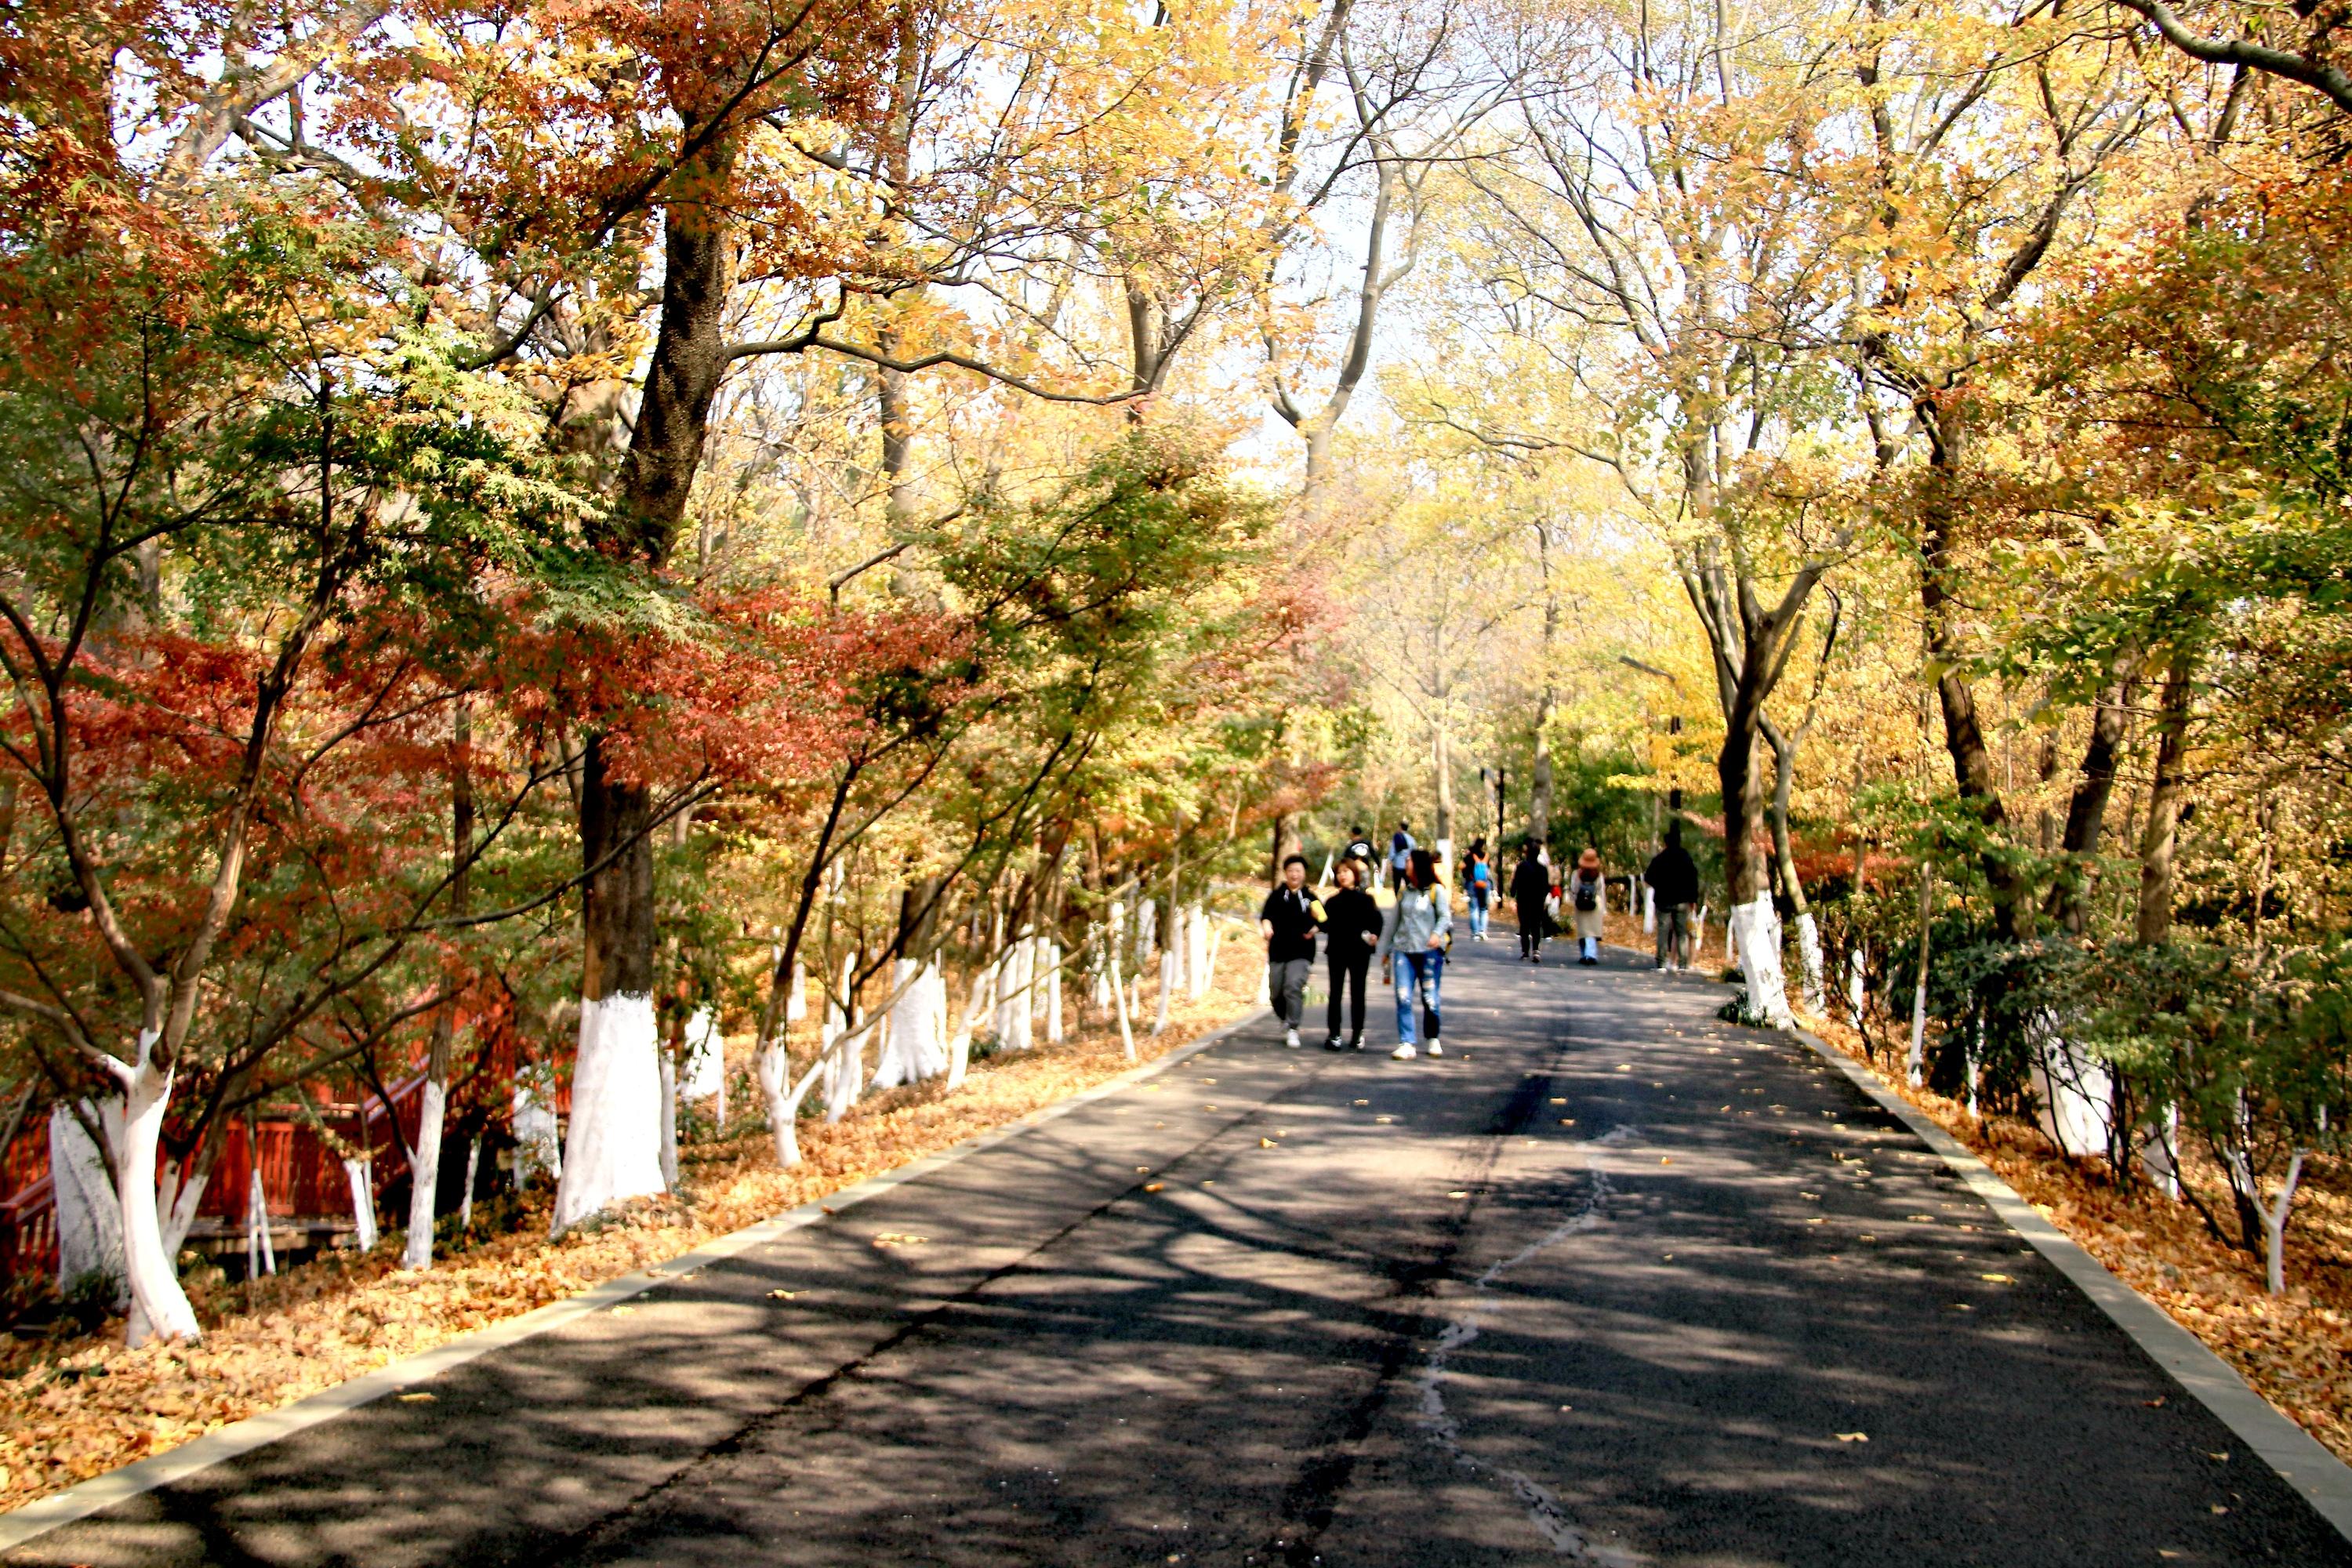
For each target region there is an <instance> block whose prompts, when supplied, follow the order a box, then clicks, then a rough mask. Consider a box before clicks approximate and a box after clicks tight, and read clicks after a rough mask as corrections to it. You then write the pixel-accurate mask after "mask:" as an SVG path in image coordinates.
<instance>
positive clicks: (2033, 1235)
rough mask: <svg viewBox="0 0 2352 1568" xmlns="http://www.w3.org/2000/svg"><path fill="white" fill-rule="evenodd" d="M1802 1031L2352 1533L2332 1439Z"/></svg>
mask: <svg viewBox="0 0 2352 1568" xmlns="http://www.w3.org/2000/svg"><path fill="white" fill-rule="evenodd" d="M1794 1033H1795V1034H1796V1036H1797V1037H1798V1038H1799V1039H1801V1040H1802V1041H1804V1042H1805V1044H1807V1045H1808V1046H1811V1047H1812V1048H1813V1050H1814V1051H1815V1052H1816V1053H1817V1054H1819V1055H1820V1056H1821V1057H1822V1058H1823V1059H1825V1060H1827V1061H1829V1062H1830V1063H1832V1065H1834V1066H1835V1067H1836V1068H1838V1070H1840V1071H1841V1072H1843V1073H1844V1074H1845V1076H1846V1077H1848V1078H1849V1079H1853V1082H1854V1085H1855V1086H1856V1087H1857V1088H1859V1089H1861V1090H1862V1091H1863V1092H1864V1094H1866V1095H1868V1096H1870V1098H1871V1099H1872V1100H1876V1101H1877V1102H1878V1104H1879V1105H1880V1106H1881V1107H1883V1108H1884V1109H1885V1110H1887V1111H1888V1112H1890V1113H1892V1114H1893V1115H1894V1116H1895V1117H1897V1118H1899V1119H1900V1120H1901V1121H1902V1122H1903V1123H1904V1125H1906V1127H1908V1128H1910V1129H1911V1131H1914V1132H1916V1133H1917V1134H1918V1135H1919V1137H1920V1139H1921V1140H1922V1141H1923V1142H1926V1143H1927V1146H1928V1147H1929V1148H1930V1149H1933V1150H1934V1151H1935V1152H1937V1155H1939V1156H1941V1158H1942V1159H1943V1162H1944V1163H1945V1164H1946V1165H1947V1166H1948V1167H1950V1168H1951V1170H1952V1172H1953V1173H1954V1174H1956V1175H1958V1177H1959V1178H1960V1179H1961V1180H1962V1181H1964V1182H1966V1183H1968V1184H1969V1190H1970V1191H1972V1192H1974V1193H1975V1194H1977V1196H1979V1197H1980V1198H1982V1199H1984V1201H1985V1202H1986V1203H1987V1204H1988V1205H1990V1206H1991V1208H1992V1210H1993V1212H1994V1213H1995V1214H1998V1215H2000V1217H2001V1221H2002V1223H2003V1224H2005V1225H2007V1226H2009V1227H2010V1228H2011V1230H2014V1231H2016V1232H2017V1234H2018V1235H2020V1236H2021V1237H2024V1238H2025V1239H2026V1240H2027V1241H2028V1242H2029V1243H2031V1244H2032V1247H2033V1249H2034V1250H2035V1251H2037V1252H2039V1253H2041V1254H2042V1257H2043V1258H2048V1259H2049V1260H2050V1262H2051V1263H2053V1265H2055V1266H2056V1267H2057V1269H2058V1271H2059V1272H2060V1273H2062V1274H2063V1275H2064V1276H2066V1278H2067V1279H2071V1280H2072V1281H2074V1286H2075V1288H2076V1289H2080V1290H2081V1291H2082V1292H2083V1294H2084V1295H2085V1296H2088V1297H2089V1298H2090V1299H2091V1301H2092V1304H2093V1305H2095V1306H2096V1307H2097V1308H2098V1309H2099V1310H2101V1311H2103V1312H2105V1314H2106V1315H2107V1316H2108V1318H2110V1319H2111V1320H2113V1321H2114V1322H2115V1325H2116V1327H2117V1328H2119V1329H2121V1330H2123V1331H2124V1332H2125V1333H2126V1334H2128V1335H2130V1336H2131V1340H2132V1342H2133V1343H2134V1344H2137V1346H2139V1348H2140V1349H2141V1350H2142V1351H2143V1352H2146V1353H2147V1357H2148V1359H2149V1360H2151V1361H2153V1362H2155V1363H2156V1364H2157V1365H2158V1366H2160V1367H2162V1368H2163V1369H2164V1370H2165V1372H2166V1373H2168V1374H2169V1375H2170V1376H2171V1378H2172V1380H2173V1381H2174V1382H2175V1383H2178V1384H2179V1385H2180V1386H2181V1388H2182V1389H2183V1390H2184V1391H2185V1392H2186V1393H2188V1394H2189V1395H2190V1396H2191V1397H2193V1398H2194V1399H2196V1400H2197V1402H2198V1403H2199V1404H2200V1405H2204V1406H2205V1408H2206V1409H2208V1410H2210V1411H2211V1412H2212V1413H2213V1415H2215V1416H2216V1417H2217V1418H2219V1419H2220V1421H2221V1424H2222V1425H2223V1426H2227V1427H2229V1428H2230V1430H2231V1431H2232V1432H2234V1433H2236V1434H2237V1435H2238V1436H2240V1437H2241V1438H2242V1439H2243V1440H2244V1442H2245V1445H2246V1447H2248V1448H2249V1449H2251V1450H2252V1451H2253V1452H2254V1453H2256V1454H2258V1455H2260V1456H2261V1457H2262V1458H2263V1461H2264V1462H2265V1463H2267V1464H2268V1465H2269V1466H2270V1468H2272V1469H2273V1470H2276V1471H2277V1472H2278V1474H2279V1479H2282V1480H2284V1482H2286V1484H2287V1486H2288V1487H2289V1488H2290V1489H2293V1490H2294V1493H2295V1495H2296V1496H2298V1497H2300V1498H2302V1499H2303V1500H2304V1501H2305V1502H2307V1503H2309V1504H2310V1505H2311V1507H2312V1509H2313V1510H2314V1511H2315V1512H2316V1513H2317V1514H2318V1515H2319V1516H2320V1517H2321V1518H2322V1519H2324V1520H2326V1521H2327V1522H2328V1523H2329V1524H2331V1525H2334V1526H2335V1527H2336V1533H2337V1534H2339V1535H2341V1536H2343V1537H2344V1538H2345V1540H2347V1542H2352V1467H2347V1465H2346V1464H2345V1463H2344V1461H2343V1460H2341V1459H2339V1458H2336V1456H2335V1455H2334V1454H2333V1453H2331V1452H2330V1451H2329V1450H2328V1448H2327V1447H2326V1445H2324V1444H2323V1443H2321V1442H2320V1441H2319V1439H2318V1438H2316V1437H2314V1436H2312V1435H2311V1434H2310V1433H2308V1432H2306V1431H2305V1430H2304V1429H2303V1428H2302V1427H2301V1426H2297V1425H2295V1423H2294V1420H2293V1418H2291V1417H2290V1416H2288V1415H2285V1414H2284V1413H2283V1412H2281V1411H2280V1410H2279V1409H2278V1408H2277V1407H2276V1406H2275V1405H2272V1404H2271V1402H2270V1401H2269V1400H2267V1399H2264V1398H2263V1396H2262V1395H2261V1394H2257V1393H2255V1392H2254V1391H2253V1389H2252V1387H2251V1386H2250V1385H2249V1384H2247V1382H2246V1380H2245V1379H2244V1378H2242V1377H2241V1376H2239V1375H2238V1372H2237V1369H2236V1368H2235V1367H2232V1366H2231V1364H2230V1363H2228V1362H2225V1361H2223V1360H2222V1359H2221V1357H2220V1356H2218V1355H2215V1354H2214V1353H2213V1352H2212V1351H2211V1350H2210V1349H2209V1348H2207V1346H2206V1344H2205V1342H2204V1341H2202V1340H2200V1339H2199V1338H2198V1337H2197V1336H2196V1335H2195V1334H2192V1333H2190V1332H2189V1331H2188V1330H2187V1329H2184V1328H2182V1327H2181V1326H2180V1325H2179V1323H2177V1322H2175V1321H2173V1320H2172V1318H2171V1315H2170V1314H2169V1313H2168V1312H2166V1311H2165V1310H2164V1309H2163V1308H2161V1307H2159V1306H2158V1305H2157V1304H2156V1303H2155V1302H2153V1301H2151V1300H2148V1299H2147V1297H2145V1296H2143V1295H2141V1294H2140V1293H2139V1292H2138V1291H2137V1290H2135V1289H2132V1288H2131V1286H2130V1285H2128V1284H2126V1282H2125V1281H2124V1280H2122V1279H2119V1278H2117V1277H2116V1275H2115V1274H2113V1273H2111V1272H2109V1271H2108V1269H2107V1267H2106V1265H2105V1264H2103V1263H2101V1262H2100V1261H2099V1260H2098V1259H2097V1258H2094V1257H2092V1256H2091V1255H2090V1253H2088V1252H2086V1251H2084V1248H2083V1247H2082V1246H2081V1244H2079V1243H2078V1242H2076V1241H2075V1240H2074V1238H2073V1237H2069V1236H2067V1235H2066V1234H2065V1233H2064V1232H2063V1231H2062V1230H2060V1229H2059V1228H2058V1227H2057V1226H2054V1225H2053V1224H2052V1223H2051V1222H2050V1221H2049V1220H2047V1219H2045V1218H2043V1217H2042V1211H2040V1210H2039V1209H2037V1208H2035V1207H2034V1206H2033V1205H2032V1204H2029V1203H2027V1202H2026V1201H2025V1200H2024V1199H2023V1198H2021V1197H2020V1196H2018V1194H2017V1191H2016V1189H2015V1188H2013V1187H2011V1185H2010V1184H2008V1183H2007V1182H2004V1181H2002V1180H2001V1179H2000V1176H1999V1175H1997V1174H1996V1173H1994V1172H1993V1170H1992V1168H1991V1167H1990V1166H1989V1165H1987V1164H1986V1163H1984V1162H1983V1161H1982V1160H1979V1159H1978V1158H1977V1157H1976V1155H1975V1154H1973V1153H1971V1152H1969V1149H1968V1147H1967V1146H1966V1145H1965V1144H1963V1143H1961V1142H1960V1141H1959V1140H1958V1139H1957V1138H1955V1137H1953V1136H1952V1135H1951V1134H1950V1133H1949V1132H1947V1131H1944V1129H1943V1128H1942V1127H1940V1126H1938V1125H1937V1123H1936V1121H1934V1120H1933V1119H1932V1118H1930V1117H1928V1116H1927V1114H1926V1113H1925V1112H1923V1111H1921V1110H1919V1109H1918V1108H1917V1107H1916V1106H1914V1105H1913V1104H1912V1103H1911V1102H1910V1101H1909V1100H1905V1099H1904V1098H1903V1097H1902V1096H1901V1095H1899V1094H1896V1093H1895V1091H1894V1090H1893V1089H1889V1088H1888V1087H1887V1086H1886V1085H1885V1083H1884V1082H1883V1081H1881V1080H1880V1079H1879V1078H1878V1076H1877V1075H1876V1074H1875V1073H1873V1072H1872V1071H1871V1070H1870V1069H1869V1068H1866V1067H1864V1066H1863V1065H1862V1064H1861V1063H1860V1062H1857V1061H1855V1060H1854V1059H1853V1058H1852V1057H1850V1056H1848V1055H1846V1053H1845V1052H1843V1051H1842V1050H1839V1049H1838V1048H1837V1047H1834V1046H1832V1045H1831V1044H1829V1043H1828V1042H1827V1041H1826V1040H1823V1039H1822V1038H1821V1037H1819V1036H1818V1035H1814V1034H1811V1033H1809V1032H1807V1031H1806V1030H1803V1029H1798V1030H1796V1031H1794Z"/></svg>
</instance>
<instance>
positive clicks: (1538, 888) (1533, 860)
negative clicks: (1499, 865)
mask: <svg viewBox="0 0 2352 1568" xmlns="http://www.w3.org/2000/svg"><path fill="white" fill-rule="evenodd" d="M1541 857H1542V851H1541V850H1540V849H1539V848H1538V847H1537V845H1536V841H1535V840H1534V839H1532V838H1530V839H1528V841H1527V843H1526V844H1524V845H1522V846H1521V847H1520V849H1519V864H1518V867H1517V869H1515V870H1514V871H1512V873H1511V902H1513V903H1514V904H1517V906H1518V910H1519V956H1520V957H1521V958H1523V959H1525V960H1526V961H1527V962H1528V963H1542V962H1543V940H1544V937H1545V935H1546V933H1547V931H1549V927H1550V923H1551V915H1550V913H1549V910H1546V909H1545V908H1544V904H1545V901H1546V900H1549V898H1550V897H1551V873H1550V872H1549V871H1548V870H1546V869H1545V868H1544V863H1543V860H1542V858H1541Z"/></svg>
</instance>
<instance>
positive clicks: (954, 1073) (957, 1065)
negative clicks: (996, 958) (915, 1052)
mask: <svg viewBox="0 0 2352 1568" xmlns="http://www.w3.org/2000/svg"><path fill="white" fill-rule="evenodd" d="M988 973H989V971H988V970H985V969H984V970H982V972H981V973H980V974H978V975H975V976H973V978H972V985H971V995H970V996H968V997H966V998H965V999H964V1005H963V1016H962V1017H961V1018H960V1019H958V1020H957V1022H956V1028H955V1033H954V1035H952V1036H951V1037H949V1040H948V1083H947V1087H948V1089H949V1090H950V1092H953V1091H954V1090H956V1089H961V1088H962V1087H963V1080H964V1077H965V1075H966V1074H967V1073H969V1072H970V1071H971V1032H972V1030H973V1029H974V1028H976V1027H977V1026H979V1024H980V1018H981V1015H982V1013H985V1012H986V1011H987V1010H988V990H987V987H986V986H984V985H983V984H982V980H983V979H985V977H986V976H987V974H988Z"/></svg>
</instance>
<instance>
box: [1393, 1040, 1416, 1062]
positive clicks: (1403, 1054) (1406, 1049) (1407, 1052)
mask: <svg viewBox="0 0 2352 1568" xmlns="http://www.w3.org/2000/svg"><path fill="white" fill-rule="evenodd" d="M1417 1054H1418V1053H1417V1052H1415V1051H1414V1050H1413V1048H1412V1042H1410V1041H1408V1042H1406V1043H1405V1044H1403V1045H1402V1046H1399V1047H1397V1048H1396V1049H1394V1050H1392V1051H1391V1052H1390V1053H1389V1055H1390V1056H1391V1057H1393V1058H1396V1059H1397V1060H1398V1061H1401V1062H1409V1061H1411V1060H1412V1058H1414V1056H1415V1055H1417Z"/></svg>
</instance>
